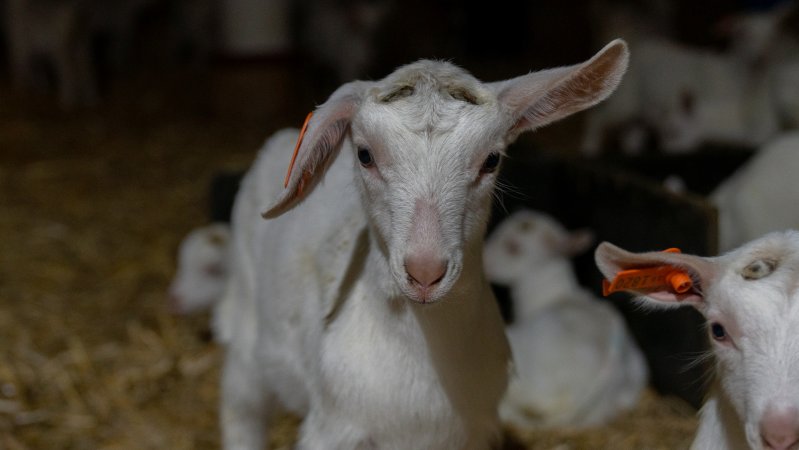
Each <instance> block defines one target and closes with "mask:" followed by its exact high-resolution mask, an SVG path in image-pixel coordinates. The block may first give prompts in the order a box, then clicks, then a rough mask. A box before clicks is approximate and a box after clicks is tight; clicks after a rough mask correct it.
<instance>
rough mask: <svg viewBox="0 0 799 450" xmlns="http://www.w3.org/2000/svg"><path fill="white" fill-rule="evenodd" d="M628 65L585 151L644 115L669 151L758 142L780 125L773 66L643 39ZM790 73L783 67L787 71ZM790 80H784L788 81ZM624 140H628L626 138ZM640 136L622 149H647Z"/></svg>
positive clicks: (589, 127) (591, 125)
mask: <svg viewBox="0 0 799 450" xmlns="http://www.w3.org/2000/svg"><path fill="white" fill-rule="evenodd" d="M632 55H633V56H632V58H631V61H630V71H629V73H628V75H627V76H626V77H625V81H624V83H623V84H622V85H621V86H620V87H619V90H618V92H617V93H616V94H615V95H614V96H613V97H612V98H611V99H610V100H609V101H608V102H605V103H604V104H603V105H601V106H600V107H598V108H596V109H595V110H593V111H591V112H590V113H589V115H588V117H587V123H586V129H585V134H584V137H583V143H582V151H583V153H585V154H586V155H596V154H598V153H599V152H600V150H601V149H602V146H603V145H604V144H605V142H604V141H605V140H606V139H607V138H608V135H609V133H611V132H612V131H614V130H616V131H619V128H621V129H622V131H623V130H624V128H625V127H626V126H627V125H628V124H630V123H639V122H641V121H642V122H643V123H645V124H647V125H648V126H649V127H650V128H651V129H652V130H653V131H654V133H655V136H656V138H657V140H658V144H659V146H660V147H661V149H662V150H663V151H665V152H670V153H682V152H687V151H690V150H692V149H694V148H695V147H697V146H698V145H700V144H703V143H726V144H737V145H750V146H757V145H760V144H762V143H763V142H765V141H766V140H767V139H769V138H771V137H773V136H774V135H775V134H776V133H777V132H778V130H779V129H780V115H784V114H785V113H784V112H783V111H782V110H784V109H786V108H788V106H785V105H782V104H780V103H779V99H778V98H777V97H776V96H775V90H778V89H781V88H780V86H777V85H775V83H774V79H775V77H776V75H775V71H774V70H771V68H768V67H765V68H761V69H757V70H755V69H753V68H752V67H751V65H750V64H748V63H747V62H746V61H744V60H742V58H740V57H737V56H736V55H733V54H720V53H712V52H709V51H703V50H699V49H695V48H689V47H685V46H679V45H676V44H672V43H670V42H668V41H665V40H654V39H650V40H642V41H640V42H638V43H637V45H635V46H634V47H633V49H632ZM788 75H789V73H788V72H786V71H783V78H785V77H787V76H788ZM790 81H791V79H790V78H788V79H787V80H785V81H783V82H781V83H782V84H784V85H785V86H788V85H790ZM624 140H625V139H622V141H624ZM641 145H642V141H635V142H634V143H632V144H630V147H629V148H624V149H622V150H624V151H626V152H627V153H630V154H636V153H640V152H641V151H643V150H645V149H644V148H642V147H641Z"/></svg>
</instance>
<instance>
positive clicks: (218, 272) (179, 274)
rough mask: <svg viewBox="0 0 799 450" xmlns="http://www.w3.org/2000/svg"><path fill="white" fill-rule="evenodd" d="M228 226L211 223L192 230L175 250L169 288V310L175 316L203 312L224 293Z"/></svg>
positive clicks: (226, 272)
mask: <svg viewBox="0 0 799 450" xmlns="http://www.w3.org/2000/svg"><path fill="white" fill-rule="evenodd" d="M228 241H230V226H228V225H227V224H224V223H213V224H210V225H206V226H204V227H200V228H197V229H194V230H192V231H191V232H190V233H189V234H188V235H186V237H185V238H183V241H182V242H181V243H180V247H179V248H178V263H177V271H176V273H175V278H174V279H173V280H172V283H171V284H170V286H169V297H170V302H171V305H170V308H171V309H172V311H174V312H175V313H178V314H189V313H193V312H197V311H204V310H206V309H208V308H210V307H211V306H212V305H213V304H215V303H216V302H217V301H218V300H219V299H220V298H221V297H222V294H223V293H224V291H225V285H226V284H227V277H228V269H229V265H230V264H229V262H228V259H229V258H228V247H229V245H228Z"/></svg>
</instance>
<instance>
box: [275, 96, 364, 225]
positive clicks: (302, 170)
mask: <svg viewBox="0 0 799 450" xmlns="http://www.w3.org/2000/svg"><path fill="white" fill-rule="evenodd" d="M367 84H368V83H365V82H363V81H353V82H351V83H347V84H345V85H343V86H341V87H340V88H338V89H337V90H336V91H335V92H333V94H332V95H331V96H330V98H329V99H328V100H327V101H326V102H325V103H324V104H323V105H322V106H320V107H318V108H317V109H316V111H314V114H313V117H312V118H311V119H310V121H309V122H308V124H307V125H308V128H307V132H306V133H305V136H304V137H303V139H302V145H300V147H299V149H298V152H297V160H296V167H295V168H294V170H293V171H292V173H290V174H289V177H288V179H287V183H286V189H285V190H284V191H283V193H282V194H281V196H280V198H278V200H277V201H276V202H275V204H273V205H272V206H271V207H269V208H268V209H267V210H266V211H264V213H263V214H262V215H263V217H264V218H266V219H272V218H275V217H278V216H280V215H281V214H283V213H285V212H287V211H289V210H290V209H292V208H294V207H295V206H297V204H299V203H300V202H301V201H302V200H303V199H304V198H305V197H306V196H307V195H308V194H309V193H310V192H311V191H313V189H314V188H315V187H316V185H317V184H319V181H321V180H322V178H323V177H324V174H325V172H326V171H327V169H328V167H330V165H331V164H332V163H333V161H334V160H335V159H336V156H337V155H338V152H339V149H340V148H341V142H342V141H343V140H344V137H345V136H346V134H347V131H348V129H349V126H350V121H351V120H352V117H353V115H354V114H355V112H356V111H357V110H358V107H359V106H360V104H361V99H362V98H363V96H364V95H365V93H366V88H367V86H366V85H367Z"/></svg>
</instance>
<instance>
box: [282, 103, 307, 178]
mask: <svg viewBox="0 0 799 450" xmlns="http://www.w3.org/2000/svg"><path fill="white" fill-rule="evenodd" d="M312 116H313V111H311V112H309V113H308V115H307V116H305V122H303V124H302V129H300V135H299V137H297V145H295V146H294V154H293V155H291V162H290V163H289V170H288V172H286V179H285V180H284V181H283V188H284V189H285V188H287V187H289V178H291V171H292V170H294V161H296V160H297V153H299V152H300V145H302V138H304V137H305V132H306V131H308V122H310V121H311V117H312ZM303 184H304V183H303ZM300 189H302V187H301V188H300Z"/></svg>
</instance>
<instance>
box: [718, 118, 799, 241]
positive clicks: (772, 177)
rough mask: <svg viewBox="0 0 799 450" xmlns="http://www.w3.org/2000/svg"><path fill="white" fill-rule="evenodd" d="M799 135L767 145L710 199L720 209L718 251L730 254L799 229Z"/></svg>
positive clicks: (728, 179)
mask: <svg viewBox="0 0 799 450" xmlns="http://www.w3.org/2000/svg"><path fill="white" fill-rule="evenodd" d="M797 173H799V132H791V133H787V134H783V135H781V136H779V137H777V138H776V139H774V140H772V141H771V142H769V143H768V144H766V145H764V146H763V148H762V149H761V150H759V151H758V152H757V153H756V154H755V155H754V156H752V158H751V159H750V160H749V161H747V162H746V164H744V166H743V167H741V168H740V169H738V170H737V171H736V172H735V173H733V174H732V175H731V176H730V177H729V178H727V179H726V180H725V181H724V182H722V183H721V184H720V185H719V186H718V187H717V188H716V189H715V191H713V193H712V194H711V195H710V199H711V201H712V202H713V204H714V205H715V206H716V208H718V222H719V249H720V250H721V251H729V250H732V249H734V248H736V247H738V246H739V245H741V244H744V243H746V242H748V241H750V240H752V239H755V238H757V237H759V236H762V235H764V234H766V233H768V232H771V231H778V230H783V229H787V228H799V211H797V209H796V208H793V207H791V206H790V205H791V204H792V203H793V202H794V201H796V199H797V198H799V182H797V180H796V178H794V177H795V176H796V174H797Z"/></svg>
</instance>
